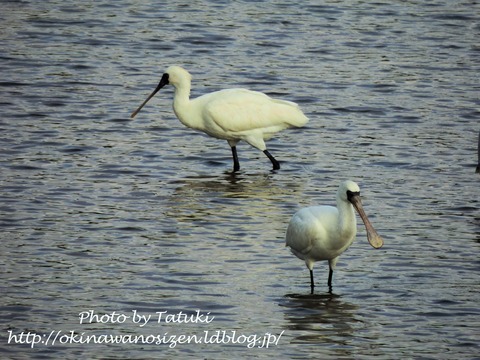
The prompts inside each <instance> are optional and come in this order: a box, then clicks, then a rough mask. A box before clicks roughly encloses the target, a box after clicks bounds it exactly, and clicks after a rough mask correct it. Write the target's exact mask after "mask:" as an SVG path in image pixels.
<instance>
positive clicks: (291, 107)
mask: <svg viewBox="0 0 480 360" xmlns="http://www.w3.org/2000/svg"><path fill="white" fill-rule="evenodd" d="M202 101H204V107H203V109H204V110H203V112H204V113H203V116H204V118H205V119H208V121H211V122H213V123H215V125H217V126H219V127H220V128H222V130H224V131H226V132H232V133H239V132H243V131H251V130H255V129H266V128H271V127H278V130H281V129H285V128H287V127H290V126H302V125H303V124H305V123H306V122H307V121H308V119H307V118H306V117H305V115H304V114H303V113H302V112H301V110H300V109H299V107H298V106H297V104H295V103H292V102H289V101H282V100H276V99H272V98H270V97H269V96H267V95H265V94H263V93H260V92H256V91H250V90H246V89H227V90H222V91H218V92H215V93H211V94H208V95H205V98H204V99H202ZM278 130H277V131H278Z"/></svg>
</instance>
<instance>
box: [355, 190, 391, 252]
mask: <svg viewBox="0 0 480 360" xmlns="http://www.w3.org/2000/svg"><path fill="white" fill-rule="evenodd" d="M350 202H351V203H352V205H353V207H354V208H355V210H357V212H358V215H360V217H361V218H362V221H363V223H364V224H365V229H366V230H367V239H368V242H369V243H370V245H372V246H373V247H374V248H375V249H379V248H381V247H382V246H383V239H382V237H381V236H380V235H378V233H377V231H376V230H375V228H374V227H373V225H372V224H371V223H370V220H368V217H367V214H365V211H363V206H362V201H361V200H360V195H355V196H353V197H352V198H351V199H350Z"/></svg>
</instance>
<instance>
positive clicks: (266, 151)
mask: <svg viewBox="0 0 480 360" xmlns="http://www.w3.org/2000/svg"><path fill="white" fill-rule="evenodd" d="M263 153H264V154H265V155H267V157H268V158H269V159H270V161H271V162H272V164H273V170H278V169H280V163H279V162H278V161H277V160H276V159H275V158H274V157H273V156H272V154H270V153H269V152H268V150H263Z"/></svg>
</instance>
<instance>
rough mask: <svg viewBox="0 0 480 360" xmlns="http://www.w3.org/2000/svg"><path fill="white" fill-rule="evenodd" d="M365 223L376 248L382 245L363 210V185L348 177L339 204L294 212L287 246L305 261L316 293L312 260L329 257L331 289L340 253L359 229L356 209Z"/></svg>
mask: <svg viewBox="0 0 480 360" xmlns="http://www.w3.org/2000/svg"><path fill="white" fill-rule="evenodd" d="M354 208H355V210H357V212H358V214H359V215H360V217H361V218H362V220H363V223H364V224H365V228H366V230H367V238H368V241H369V242H370V245H372V246H373V247H374V248H377V249H378V248H380V247H382V245H383V239H382V238H381V237H380V235H378V233H377V232H376V231H375V229H374V228H373V226H372V224H371V223H370V221H369V220H368V218H367V215H366V214H365V212H364V211H363V207H362V202H361V200H360V188H359V187H358V185H357V184H356V183H354V182H353V181H350V180H347V181H344V182H343V183H342V184H340V186H339V188H338V190H337V207H333V206H311V207H307V208H303V209H300V210H299V211H298V212H297V213H296V214H295V215H293V217H292V219H291V220H290V223H289V225H288V229H287V235H286V246H289V247H290V250H291V251H292V253H293V254H294V255H295V256H296V257H298V258H299V259H302V260H304V261H305V264H306V265H307V268H308V269H309V270H310V287H311V292H312V294H313V288H314V286H315V285H314V281H313V264H314V263H315V262H316V261H320V260H328V265H329V268H330V272H329V274H328V287H329V290H330V292H332V275H333V270H334V269H335V265H336V263H337V260H338V257H339V256H340V255H341V254H342V253H343V252H344V251H345V250H347V249H348V247H349V246H350V245H351V244H352V242H353V240H354V239H355V235H356V233H357V221H356V218H355V212H354V211H353V209H354Z"/></svg>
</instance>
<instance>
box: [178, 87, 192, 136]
mask: <svg viewBox="0 0 480 360" xmlns="http://www.w3.org/2000/svg"><path fill="white" fill-rule="evenodd" d="M189 110H190V83H189V82H184V83H182V84H180V85H179V86H175V96H174V98H173V111H174V112H175V115H177V118H178V119H179V120H180V122H181V123H182V124H184V125H185V126H188V127H193V126H192V124H191V121H192V120H193V119H192V118H191V116H190V115H189Z"/></svg>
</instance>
